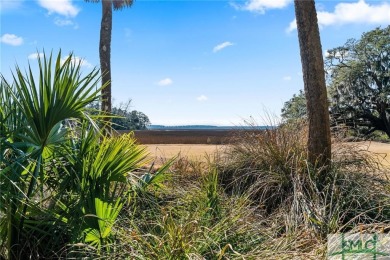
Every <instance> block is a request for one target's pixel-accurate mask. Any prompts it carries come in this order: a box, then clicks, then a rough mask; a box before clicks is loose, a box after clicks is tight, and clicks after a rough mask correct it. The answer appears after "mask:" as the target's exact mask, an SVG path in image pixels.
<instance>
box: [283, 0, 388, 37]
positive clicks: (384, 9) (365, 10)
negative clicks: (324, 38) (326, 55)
mask: <svg viewBox="0 0 390 260" xmlns="http://www.w3.org/2000/svg"><path fill="white" fill-rule="evenodd" d="M317 17H318V24H319V26H320V27H324V26H330V25H343V24H351V23H355V24H378V25H380V24H384V25H386V24H389V23H390V3H389V2H383V3H381V4H376V5H374V4H367V3H366V2H365V1H364V0H359V1H357V2H355V3H339V4H337V5H336V7H335V9H334V11H333V12H326V11H319V12H317ZM296 28H297V25H296V20H294V21H292V22H291V23H290V25H289V27H288V28H287V29H286V31H287V32H291V31H293V30H295V29H296Z"/></svg>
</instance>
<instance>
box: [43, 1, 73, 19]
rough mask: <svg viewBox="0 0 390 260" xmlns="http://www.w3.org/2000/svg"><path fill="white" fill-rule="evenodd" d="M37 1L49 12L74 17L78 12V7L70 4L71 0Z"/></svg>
mask: <svg viewBox="0 0 390 260" xmlns="http://www.w3.org/2000/svg"><path fill="white" fill-rule="evenodd" d="M38 3H39V5H40V6H42V7H43V8H45V9H46V10H47V11H48V12H49V14H53V13H56V14H59V15H63V16H66V17H75V16H76V15H77V14H78V13H79V12H80V9H79V8H77V7H76V6H74V5H73V4H72V0H38Z"/></svg>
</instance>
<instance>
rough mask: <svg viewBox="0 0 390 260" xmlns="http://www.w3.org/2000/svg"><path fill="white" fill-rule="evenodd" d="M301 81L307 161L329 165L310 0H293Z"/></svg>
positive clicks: (323, 91)
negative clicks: (307, 125)
mask: <svg viewBox="0 0 390 260" xmlns="http://www.w3.org/2000/svg"><path fill="white" fill-rule="evenodd" d="M294 4H295V17H296V21H297V29H298V38H299V47H300V53H301V62H302V72H303V81H304V88H305V95H306V102H307V115H308V120H309V139H308V157H309V162H310V163H312V164H313V165H317V166H325V165H329V164H330V159H331V139H330V123H329V109H328V100H327V93H326V85H325V71H324V60H323V57H322V48H321V40H320V33H319V29H318V21H317V12H316V9H315V3H314V0H294Z"/></svg>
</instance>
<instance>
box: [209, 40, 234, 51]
mask: <svg viewBox="0 0 390 260" xmlns="http://www.w3.org/2000/svg"><path fill="white" fill-rule="evenodd" d="M233 45H234V43H231V42H223V43H221V44H218V45H217V46H215V47H214V48H213V52H218V51H220V50H222V49H225V48H226V47H229V46H233Z"/></svg>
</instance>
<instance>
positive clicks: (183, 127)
mask: <svg viewBox="0 0 390 260" xmlns="http://www.w3.org/2000/svg"><path fill="white" fill-rule="evenodd" d="M272 128H275V127H274V126H214V125H178V126H164V125H150V126H149V127H148V130H217V131H218V130H265V129H272Z"/></svg>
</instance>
